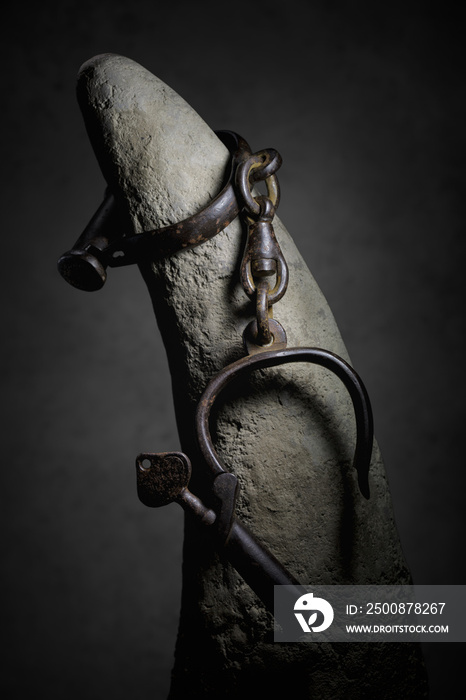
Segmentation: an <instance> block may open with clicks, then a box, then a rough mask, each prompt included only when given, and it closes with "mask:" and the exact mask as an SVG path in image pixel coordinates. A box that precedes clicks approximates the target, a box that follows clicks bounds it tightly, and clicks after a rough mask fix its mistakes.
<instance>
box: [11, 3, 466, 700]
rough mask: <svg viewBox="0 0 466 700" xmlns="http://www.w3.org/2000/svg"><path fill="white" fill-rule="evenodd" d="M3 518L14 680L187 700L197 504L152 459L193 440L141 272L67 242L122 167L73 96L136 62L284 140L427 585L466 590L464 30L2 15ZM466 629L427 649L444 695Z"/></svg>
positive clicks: (445, 24) (252, 129)
mask: <svg viewBox="0 0 466 700" xmlns="http://www.w3.org/2000/svg"><path fill="white" fill-rule="evenodd" d="M1 46H2V67H3V77H2V112H1V116H2V136H3V139H2V141H3V143H2V156H3V158H2V166H3V167H2V199H3V203H2V246H1V252H2V268H1V269H2V275H1V281H2V285H3V292H2V299H3V309H4V312H3V318H4V321H3V324H2V325H3V340H2V363H1V371H2V399H3V409H2V411H3V415H2V428H3V431H2V433H3V440H2V444H3V448H2V452H3V469H2V496H3V499H4V505H3V507H2V514H3V516H4V525H3V530H2V532H3V537H2V547H3V549H2V565H3V574H2V582H3V585H4V587H5V590H4V593H3V597H2V600H3V602H4V615H3V617H4V619H3V622H2V631H3V632H4V634H5V637H6V641H7V645H8V647H7V653H6V654H5V653H4V654H3V657H4V660H5V663H6V667H5V670H3V671H2V676H1V677H2V683H4V684H6V687H7V689H8V697H9V698H21V699H22V698H29V697H31V696H32V695H33V694H34V695H36V693H37V691H41V692H42V691H44V692H45V693H46V694H47V696H48V697H49V698H51V699H53V698H74V697H76V698H77V697H80V698H81V697H86V698H91V699H92V698H102V697H103V698H107V697H112V698H114V699H115V700H117V699H119V698H128V697H131V698H137V699H139V698H140V699H141V700H142V699H145V698H149V697H151V698H161V699H162V698H164V697H165V693H166V691H167V688H168V682H169V672H170V667H171V663H172V653H173V647H174V642H175V636H176V621H177V615H178V604H179V596H180V565H181V543H182V512H181V510H180V509H178V507H177V506H175V505H172V506H169V507H167V508H166V509H165V510H163V511H152V510H149V509H145V508H144V507H143V506H142V505H141V504H140V503H139V501H138V500H137V496H136V490H135V478H134V466H133V464H134V457H135V455H136V454H137V453H138V452H139V451H141V450H148V451H152V450H153V451H161V450H171V449H176V448H177V447H178V440H177V436H176V430H175V426H174V420H173V414H172V408H171V398H170V380H169V376H168V370H167V364H166V359H165V356H164V350H163V348H162V345H161V342H160V338H159V334H158V331H157V328H156V325H155V321H154V320H153V315H152V310H151V306H150V302H149V299H148V295H147V293H146V290H145V288H144V285H143V283H142V281H141V279H140V278H139V276H138V271H137V269H136V268H134V269H133V268H127V269H121V270H113V271H111V272H110V275H109V280H108V282H107V285H106V286H105V287H104V289H103V290H102V291H101V292H99V293H95V294H88V293H84V292H79V291H77V290H75V289H72V288H71V287H69V286H67V285H66V284H65V283H64V282H63V280H62V279H61V278H60V277H59V276H58V274H57V272H56V260H57V258H58V257H59V255H60V254H61V253H62V252H63V251H64V250H66V249H67V248H69V247H70V246H71V244H72V243H73V242H74V240H75V239H76V237H77V236H78V234H79V233H80V231H81V230H82V229H83V227H84V226H85V224H86V223H87V221H88V219H89V218H90V216H91V214H92V213H93V211H94V210H95V208H96V207H97V205H98V204H99V203H100V201H101V199H102V196H103V191H104V182H103V179H102V177H101V175H100V172H99V169H98V166H97V163H96V161H95V158H94V155H93V153H92V151H91V148H90V145H89V143H88V140H87V136H86V133H85V130H84V126H83V123H82V120H81V116H80V113H79V110H78V107H77V103H76V99H75V94H74V89H75V79H76V74H77V71H78V69H79V66H80V65H81V63H83V62H84V61H85V60H87V59H88V58H90V57H91V56H93V55H95V54H98V53H102V52H107V51H110V52H114V53H119V54H122V55H125V56H128V57H130V58H132V59H134V60H136V61H138V62H139V63H142V64H143V65H144V66H145V67H146V68H148V69H149V70H151V71H152V72H153V73H155V74H156V75H158V77H160V78H161V79H162V80H164V81H165V82H166V83H168V84H169V85H170V86H171V87H172V88H174V89H175V90H176V91H177V92H178V93H180V94H181V95H182V96H183V97H184V98H185V99H186V100H187V101H188V102H189V103H190V104H191V105H192V106H193V107H194V108H195V109H196V110H197V111H198V112H199V113H200V115H201V116H202V117H203V118H204V119H205V121H206V122H207V123H208V124H210V125H211V126H212V127H213V128H227V129H228V128H229V129H233V130H235V131H237V132H239V133H240V134H242V135H244V136H245V138H247V140H248V141H249V142H250V144H251V145H252V147H253V148H254V149H260V148H263V147H267V146H273V147H275V148H277V149H278V150H279V151H280V153H281V154H282V156H283V160H284V165H283V167H282V169H281V171H280V183H281V187H282V203H281V205H280V211H279V215H280V217H281V218H282V220H283V221H284V223H285V225H286V226H287V228H288V229H289V230H290V232H291V233H292V235H293V236H294V237H295V240H296V241H297V243H298V245H299V247H300V249H301V251H302V253H303V255H304V256H305V258H306V260H307V262H308V265H309V267H310V269H311V271H312V272H313V274H314V276H315V277H316V279H317V281H318V282H319V284H320V286H321V288H322V290H323V291H324V293H325V295H326V297H327V299H328V301H329V303H330V306H331V307H332V309H333V311H334V313H335V316H336V318H337V321H338V323H339V326H340V329H341V331H342V334H343V337H344V339H345V342H346V344H347V347H348V349H349V352H350V355H351V357H352V361H353V364H354V366H355V367H356V369H357V370H358V371H359V373H360V374H361V375H362V377H363V378H364V380H365V382H366V384H367V387H368V390H369V393H370V395H371V399H372V403H373V408H374V413H375V422H376V433H377V436H378V440H379V442H380V445H381V448H382V452H383V455H384V458H385V462H386V467H387V472H388V476H389V480H390V484H391V489H392V495H393V502H394V507H395V512H396V517H397V522H398V526H399V530H400V534H401V538H402V542H403V546H404V550H405V553H406V556H407V558H408V561H409V564H410V567H411V569H412V572H413V575H414V579H415V581H416V582H417V583H430V584H435V583H446V584H455V583H456V584H460V583H463V584H464V583H465V566H464V536H465V515H464V493H465V482H466V478H465V469H464V466H465V465H464V458H463V451H464V448H463V444H462V443H463V434H464V410H463V406H464V396H465V389H466V387H465V372H464V369H463V367H462V362H463V354H464V343H463V338H464V313H463V305H464V282H463V270H464V254H465V243H464V241H465V238H464V220H465V206H464V190H465V182H466V175H465V168H464V164H465V163H464V161H465V152H466V149H465V124H466V122H465V106H466V101H465V90H464V87H465V86H464V65H463V54H464V24H463V22H462V21H460V18H459V16H455V14H454V12H453V10H452V7H448V4H445V3H444V4H442V6H441V10H439V9H437V10H434V9H432V10H428V9H427V4H424V3H421V2H419V3H409V2H408V3H406V2H404V3H399V4H398V3H390V4H387V3H383V4H382V3H380V4H379V3H361V2H354V3H344V2H340V3H339V2H324V1H321V2H308V3H306V2H296V1H295V0H287V1H286V2H282V1H281V0H280V1H276V0H269V1H268V2H264V3H257V2H256V3H249V2H241V1H240V2H236V3H235V4H234V5H233V4H231V5H227V4H222V5H221V4H219V3H208V2H207V3H202V2H199V3H197V2H186V3H183V2H163V3H157V2H156V1H152V2H145V1H143V0H132V1H131V2H117V1H114V2H110V1H108V2H88V1H83V0H81V1H80V2H71V1H70V0H64V1H62V2H60V3H58V2H55V3H47V2H43V3H40V4H36V5H29V6H28V9H26V8H25V7H23V6H22V5H20V4H19V3H16V5H14V6H13V7H10V9H9V10H8V11H7V13H6V16H4V19H3V32H2V42H1ZM462 649H464V645H445V644H444V645H442V646H441V645H435V646H434V645H431V646H429V647H428V648H427V653H428V660H429V663H430V667H431V672H432V678H433V684H434V687H435V688H436V691H435V697H437V698H447V697H450V694H449V692H448V690H447V688H448V687H450V686H449V684H450V683H451V684H452V683H453V680H454V679H455V676H456V678H459V677H460V673H461V663H462Z"/></svg>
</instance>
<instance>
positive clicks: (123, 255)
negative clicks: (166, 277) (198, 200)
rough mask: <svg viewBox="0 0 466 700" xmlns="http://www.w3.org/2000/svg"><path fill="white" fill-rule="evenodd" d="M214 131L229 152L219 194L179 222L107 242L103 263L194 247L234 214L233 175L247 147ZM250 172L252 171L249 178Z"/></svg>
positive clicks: (117, 263) (136, 259) (117, 264)
mask: <svg viewBox="0 0 466 700" xmlns="http://www.w3.org/2000/svg"><path fill="white" fill-rule="evenodd" d="M215 133H216V134H217V136H218V137H219V139H220V140H221V141H222V142H223V143H224V144H225V146H226V147H227V148H228V150H229V151H230V154H231V160H230V168H229V174H228V179H227V181H226V183H225V185H224V187H223V189H222V190H221V191H220V192H219V194H218V195H217V196H216V197H214V199H213V200H212V201H211V202H210V203H209V204H208V205H207V206H206V207H205V208H204V209H202V210H201V211H199V212H197V213H196V214H194V215H193V216H191V217H189V218H187V219H184V220H183V221H180V222H178V223H176V224H171V225H170V226H164V227H162V228H159V229H154V230H151V231H144V232H143V233H138V234H135V235H132V236H125V237H124V238H121V239H119V240H118V241H115V242H113V243H111V244H110V245H109V246H108V247H107V249H106V250H105V251H104V255H105V264H106V265H108V266H109V267H120V266H122V265H130V264H133V263H136V262H139V261H141V260H142V259H143V258H144V257H148V256H156V257H157V258H160V257H164V256H167V255H172V254H173V253H176V252H177V251H179V250H184V249H186V248H194V247H195V246H198V245H200V244H201V243H204V242H205V241H208V240H209V239H211V238H213V237H214V236H216V235H217V234H218V233H220V232H221V231H223V229H225V228H226V227H227V226H228V225H229V224H230V223H231V222H232V221H233V220H234V219H235V218H236V217H237V216H238V213H239V204H238V200H237V198H236V194H235V175H236V171H237V168H238V165H239V164H240V163H242V162H243V161H244V160H245V158H247V157H248V156H249V155H250V153H251V148H250V146H249V144H248V143H247V142H246V141H245V140H244V139H243V138H242V137H241V136H239V135H238V134H236V133H235V132H234V131H216V132H215ZM254 175H256V173H254V174H253V177H254ZM256 176H257V177H259V176H262V175H261V172H260V171H258V172H257V175H256Z"/></svg>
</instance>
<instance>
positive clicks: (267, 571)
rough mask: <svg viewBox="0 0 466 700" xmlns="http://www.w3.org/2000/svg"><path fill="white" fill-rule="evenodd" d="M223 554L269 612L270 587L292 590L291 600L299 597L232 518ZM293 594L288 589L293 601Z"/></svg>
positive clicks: (273, 562)
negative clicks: (285, 587)
mask: <svg viewBox="0 0 466 700" xmlns="http://www.w3.org/2000/svg"><path fill="white" fill-rule="evenodd" d="M225 554H226V555H227V557H228V559H229V561H230V563H231V564H232V565H233V566H234V567H235V569H236V570H237V571H238V573H239V574H241V576H242V577H243V578H244V580H245V581H246V583H247V584H248V585H249V586H250V587H251V588H252V589H253V591H254V592H255V593H256V594H257V595H258V596H259V598H260V599H261V600H262V602H263V603H264V605H265V606H266V608H267V609H268V610H269V611H270V612H272V613H273V610H274V588H273V587H274V586H293V587H296V591H295V592H296V598H295V599H297V598H298V597H299V596H300V595H302V594H303V589H302V587H301V586H300V584H299V582H298V581H297V580H296V579H295V578H294V576H293V575H292V574H290V572H289V571H287V569H285V567H284V566H283V565H282V564H281V563H280V562H279V561H278V559H276V558H275V557H274V556H273V554H272V553H271V552H269V550H268V549H267V548H266V547H265V546H264V545H262V544H261V543H260V542H259V541H258V540H257V539H256V538H255V537H254V535H253V534H252V532H250V531H249V530H248V529H247V527H246V526H245V525H243V524H242V523H240V522H239V521H238V520H237V519H236V518H235V520H234V521H233V525H232V528H231V531H230V535H229V538H228V541H227V542H226V545H225ZM295 592H294V589H290V593H291V594H292V595H293V597H294V595H295Z"/></svg>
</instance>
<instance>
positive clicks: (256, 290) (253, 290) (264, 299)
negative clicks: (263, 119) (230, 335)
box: [235, 148, 288, 354]
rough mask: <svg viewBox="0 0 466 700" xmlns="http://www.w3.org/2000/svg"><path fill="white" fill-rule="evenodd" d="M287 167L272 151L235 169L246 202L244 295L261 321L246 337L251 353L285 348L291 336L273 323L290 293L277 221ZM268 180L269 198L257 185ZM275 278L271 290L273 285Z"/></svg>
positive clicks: (252, 157) (253, 324)
mask: <svg viewBox="0 0 466 700" xmlns="http://www.w3.org/2000/svg"><path fill="white" fill-rule="evenodd" d="M281 164H282V159H281V156H280V154H279V153H278V152H277V151H276V150H275V149H273V148H268V149H265V150H262V151H258V152H257V153H253V154H251V155H249V156H248V157H246V156H245V157H244V159H243V160H242V162H241V163H240V164H239V165H238V167H237V170H236V178H235V181H236V187H237V195H238V196H239V197H240V199H241V201H242V211H241V215H242V218H243V221H244V223H245V225H246V227H247V232H248V239H247V244H246V249H245V252H244V255H243V259H242V262H241V283H242V286H243V289H244V291H245V293H246V294H247V295H248V296H249V297H251V298H254V299H255V305H256V317H255V319H254V321H252V322H251V323H250V324H249V325H248V327H247V328H246V329H245V332H244V341H245V345H246V349H247V351H248V353H249V354H255V353H256V352H261V351H263V350H264V349H267V348H270V347H271V346H272V345H273V346H274V349H276V348H277V344H279V345H280V347H282V348H284V347H286V333H285V331H284V329H283V327H282V326H281V325H280V324H279V323H278V322H277V321H274V319H273V310H272V306H273V304H275V303H276V302H277V301H279V300H280V299H281V298H282V297H283V295H284V294H285V292H286V289H287V285H288V266H287V264H286V260H285V258H284V257H283V254H282V252H281V249H280V246H279V244H278V241H277V238H276V236H275V231H274V228H273V223H272V222H273V218H274V216H275V212H276V210H277V208H278V205H279V202H280V186H279V183H278V178H277V176H276V172H277V170H278V169H279V168H280V166H281ZM260 180H262V181H264V182H265V185H266V188H267V195H263V194H259V193H258V192H257V191H256V190H255V189H254V183H256V182H258V181H260ZM272 278H275V280H274V285H273V286H271V284H270V283H269V280H271V279H272Z"/></svg>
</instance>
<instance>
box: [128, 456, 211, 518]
mask: <svg viewBox="0 0 466 700" xmlns="http://www.w3.org/2000/svg"><path fill="white" fill-rule="evenodd" d="M136 473H137V489H138V497H139V500H140V501H141V502H142V503H144V505H145V506H149V507H150V508H160V507H161V506H166V505H168V504H169V503H173V502H176V503H179V504H180V505H181V507H182V508H184V509H185V510H186V511H188V512H190V513H193V515H195V516H196V518H198V520H199V521H200V522H202V523H203V524H204V525H213V523H214V522H215V521H216V519H217V516H216V514H215V512H214V511H213V510H211V509H210V508H207V507H206V506H205V505H204V503H203V502H202V501H201V499H200V498H198V497H197V496H195V495H194V494H193V493H191V491H189V489H188V484H189V481H190V479H191V473H192V467H191V462H190V460H189V458H188V457H187V456H186V455H185V454H184V453H183V452H155V453H154V452H143V453H141V454H140V455H138V456H137V457H136Z"/></svg>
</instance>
